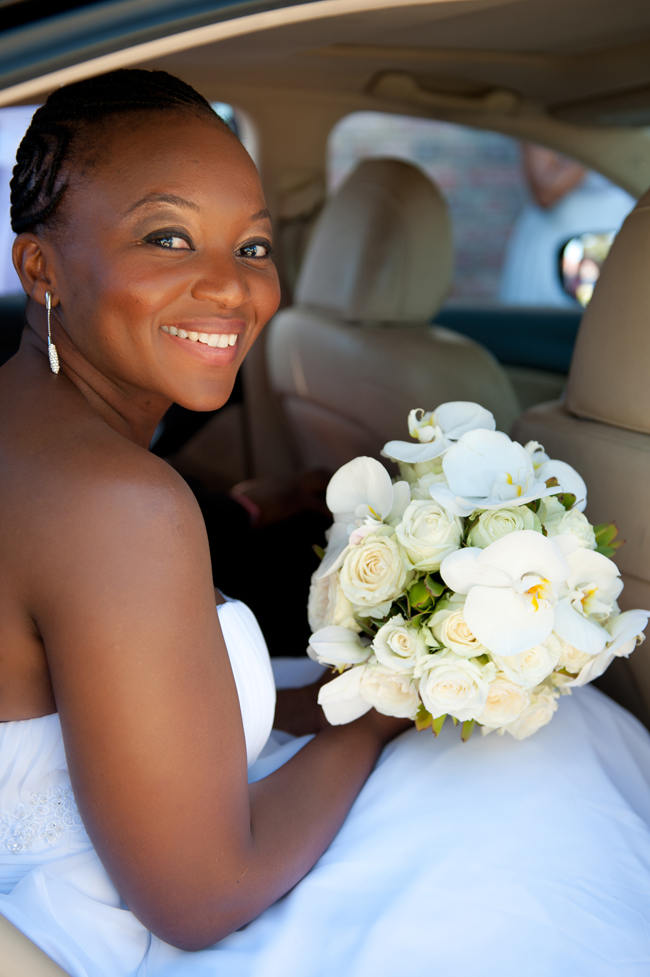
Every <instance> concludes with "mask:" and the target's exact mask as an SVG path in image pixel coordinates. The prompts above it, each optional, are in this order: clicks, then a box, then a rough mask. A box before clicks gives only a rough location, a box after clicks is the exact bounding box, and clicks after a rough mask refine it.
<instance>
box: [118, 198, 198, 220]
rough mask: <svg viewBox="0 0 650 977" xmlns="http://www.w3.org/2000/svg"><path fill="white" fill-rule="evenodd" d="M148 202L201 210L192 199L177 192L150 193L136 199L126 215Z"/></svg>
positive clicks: (126, 211)
mask: <svg viewBox="0 0 650 977" xmlns="http://www.w3.org/2000/svg"><path fill="white" fill-rule="evenodd" d="M147 204H173V206H174V207H189V208H190V209H191V210H199V206H198V204H195V203H193V202H192V201H191V200H186V199H185V197H178V196H176V194H175V193H148V194H146V196H144V197H140V199H139V200H136V202H135V203H134V204H131V206H130V207H127V209H126V210H125V211H124V216H125V217H126V215H127V214H131V213H133V211H134V210H137V209H138V207H145V206H146V205H147Z"/></svg>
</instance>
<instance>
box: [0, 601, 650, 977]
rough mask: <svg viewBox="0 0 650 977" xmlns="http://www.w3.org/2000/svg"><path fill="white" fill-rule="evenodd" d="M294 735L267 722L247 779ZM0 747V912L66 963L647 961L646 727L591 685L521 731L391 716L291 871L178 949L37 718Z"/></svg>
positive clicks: (258, 670)
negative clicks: (326, 838)
mask: <svg viewBox="0 0 650 977" xmlns="http://www.w3.org/2000/svg"><path fill="white" fill-rule="evenodd" d="M230 607H231V609H230V610H227V611H224V612H221V611H220V616H221V618H222V623H225V622H224V617H225V616H228V617H229V618H230V619H231V620H230V621H229V623H228V633H226V631H227V628H226V627H224V635H225V636H226V641H227V644H228V648H229V652H230V655H231V658H233V657H234V656H235V655H237V656H238V657H239V658H240V668H241V667H243V666H242V662H243V660H244V659H247V658H249V656H250V661H251V663H252V664H251V665H250V668H249V671H248V681H249V684H251V687H252V689H253V690H254V692H253V693H251V694H252V696H253V698H252V699H246V698H245V696H243V694H242V691H241V689H240V697H242V696H243V697H242V699H241V701H242V714H243V718H244V725H245V727H247V742H249V741H250V743H253V741H254V740H255V738H256V734H254V732H251V733H250V734H249V732H248V727H249V725H252V726H255V725H256V724H257V722H258V719H259V716H260V715H261V714H262V713H263V712H264V709H265V708H266V707H265V705H264V704H265V703H267V706H268V703H269V701H271V702H272V695H273V693H272V689H269V680H270V679H269V676H270V672H269V666H268V662H267V661H266V659H265V658H262V657H261V656H260V655H257V653H256V654H255V655H253V654H252V653H251V652H250V644H251V639H252V635H255V639H254V640H255V643H256V644H257V645H258V652H259V641H260V640H261V636H259V632H256V631H255V626H254V622H253V623H251V617H250V612H248V611H247V609H246V608H243V606H242V605H238V604H233V605H230ZM237 634H240V636H241V637H242V641H241V646H242V647H245V648H247V649H249V650H244V652H243V653H242V654H241V655H240V650H241V649H240V650H237V648H236V647H235V646H237V645H238V643H239V642H238V638H237ZM260 662H262V664H260ZM280 667H282V666H280ZM286 667H288V668H292V667H293V668H303V667H305V665H304V664H303V663H297V664H295V665H294V666H290V665H289V666H286ZM308 667H309V666H308ZM234 671H235V674H237V668H234ZM255 675H258V676H259V682H258V680H257V679H255V677H254V676H255ZM242 681H243V680H242V679H241V677H240V678H239V679H238V689H239V687H240V683H241V682H242ZM264 690H266V691H264ZM269 696H270V699H269ZM247 701H248V702H249V703H250V702H253V703H254V704H253V705H250V704H249V705H246V702H247ZM250 709H253V710H254V715H248V714H247V711H248V710H250ZM267 711H268V709H267ZM265 735H266V734H265ZM261 738H262V737H261V734H260V736H258V737H257V740H258V742H259V739H261ZM307 739H308V738H305V737H303V738H302V739H293V738H291V737H289V736H287V735H286V734H281V733H273V734H272V735H271V738H270V739H269V740H268V742H267V744H266V746H265V747H264V749H263V750H262V752H261V754H260V755H259V757H258V758H257V759H256V760H255V761H254V762H253V763H252V765H251V766H250V777H251V779H257V778H259V777H260V776H265V775H266V774H267V773H268V772H270V770H271V769H275V767H277V766H280V765H281V764H282V763H284V762H286V760H287V759H288V757H289V756H291V755H293V753H295V752H296V750H298V749H300V748H301V747H302V746H303V745H304V743H305V742H306V740H307ZM253 746H254V743H253ZM255 749H256V747H255V748H254V750H253V753H254V752H255ZM0 751H1V752H0V755H1V756H2V758H3V768H2V775H1V776H0V892H2V893H4V894H3V895H0V912H2V913H4V914H5V915H6V916H7V917H8V918H9V919H10V920H11V921H12V922H13V923H14V924H15V925H17V926H18V927H19V928H20V929H22V930H24V932H26V933H27V934H28V935H29V936H30V937H31V938H32V939H33V940H34V941H35V942H37V943H38V944H39V945H41V946H42V947H43V948H44V949H45V950H46V952H48V953H49V954H50V955H51V956H52V957H53V958H54V959H55V960H56V961H57V962H58V963H60V964H61V966H62V967H63V968H64V969H67V970H68V972H69V973H70V974H72V975H73V977H145V975H146V977H290V975H296V977H402V975H408V974H418V973H420V972H426V973H434V972H435V973H437V974H440V975H442V977H447V975H450V977H451V975H453V974H457V975H459V977H463V975H469V974H471V975H472V977H492V975H495V977H496V975H499V977H520V975H521V974H526V975H527V977H562V975H567V977H575V975H583V974H584V975H587V974H588V975H589V977H611V975H612V974H616V975H617V977H618V975H622V977H647V975H648V974H650V735H648V732H647V731H646V730H645V729H644V728H643V727H642V726H641V725H640V724H639V723H638V722H637V721H636V720H635V719H634V718H633V717H632V716H630V715H629V714H628V713H627V712H625V710H623V709H621V708H620V707H619V706H617V705H616V704H614V703H613V702H611V700H609V699H608V698H607V697H605V696H604V695H602V694H601V693H600V692H599V691H597V690H596V689H593V688H590V687H587V688H582V689H578V690H576V692H575V693H574V694H573V695H571V696H566V697H563V698H562V699H561V700H560V705H559V709H558V711H557V713H556V714H555V716H554V718H553V720H552V721H551V723H550V724H549V725H548V726H546V727H544V728H543V729H541V730H540V731H539V732H537V733H536V734H535V735H533V736H532V737H531V738H529V739H527V740H524V741H521V742H518V741H516V740H514V739H512V738H511V737H509V736H498V735H495V734H491V735H489V736H487V737H481V736H480V735H476V734H475V735H474V736H473V737H472V739H471V740H470V741H469V742H468V743H462V742H461V741H460V739H459V735H458V730H455V729H454V728H453V727H452V726H451V725H449V726H448V727H447V726H446V727H445V728H444V729H443V731H442V733H441V734H440V736H439V737H438V738H437V739H436V738H434V737H433V736H432V735H431V733H429V732H424V733H417V732H416V731H415V730H412V731H409V732H407V733H404V734H402V735H401V736H400V737H398V738H397V739H396V740H395V741H394V742H393V743H391V744H390V745H389V746H388V747H387V748H386V749H385V750H384V752H383V754H382V756H381V758H380V760H379V762H378V763H377V766H376V768H375V770H374V771H373V773H372V774H371V776H370V778H369V780H368V782H367V783H366V785H365V787H364V788H363V790H362V791H361V794H360V795H359V797H358V799H357V800H356V802H355V804H354V806H353V808H352V810H351V812H350V814H349V815H348V817H347V819H346V821H345V823H344V825H343V827H342V829H341V831H340V832H339V834H338V835H337V837H336V838H335V840H334V842H333V843H332V844H331V846H330V847H329V849H328V850H327V851H326V852H325V854H324V855H323V856H322V857H321V859H320V860H319V861H318V863H317V864H316V865H315V866H314V868H313V869H312V871H311V872H310V873H309V874H308V875H307V876H306V878H305V879H303V880H302V881H301V882H300V883H299V884H298V885H297V886H296V887H295V888H294V889H293V890H292V891H291V892H289V893H288V894H287V895H286V896H285V897H284V898H282V899H280V900H279V901H278V902H277V903H276V904H275V905H273V906H271V907H270V908H269V909H267V910H266V911H265V912H264V913H262V915H261V916H259V917H258V918H257V919H256V920H254V921H253V922H251V923H250V924H248V925H247V926H245V927H244V928H243V929H241V930H239V931H238V932H236V933H233V934H232V935H231V936H229V937H227V938H226V939H224V940H222V941H221V942H220V943H219V944H217V945H215V946H214V947H213V948H210V949H207V950H202V951H199V952H196V953H189V952H184V951H181V950H177V949H175V948H173V947H171V946H169V945H167V944H165V943H163V942H162V941H160V940H159V939H157V938H156V937H153V936H151V934H150V933H148V932H147V931H146V930H145V929H144V927H143V926H142V925H141V924H140V923H139V922H138V921H137V920H136V919H135V917H134V916H133V915H132V914H131V913H130V912H129V911H128V910H127V909H126V908H125V907H124V905H123V904H122V903H121V901H120V898H119V896H118V894H117V892H116V891H115V889H114V887H113V885H112V883H111V882H110V879H109V878H108V876H107V875H106V873H105V871H104V869H103V867H102V865H101V863H100V861H99V859H98V857H97V855H96V854H95V852H94V849H93V848H92V845H91V843H90V841H89V839H88V837H87V835H86V833H85V831H84V829H83V825H82V824H81V821H80V819H79V817H78V814H77V812H76V807H75V805H74V798H73V797H72V795H71V792H70V791H69V781H68V779H67V769H66V765H65V754H64V751H63V744H62V741H61V735H60V727H59V724H58V719H57V717H56V716H45V717H42V718H41V719H35V720H26V721H23V722H22V723H5V724H3V725H0ZM249 752H250V745H249ZM39 805H40V806H39Z"/></svg>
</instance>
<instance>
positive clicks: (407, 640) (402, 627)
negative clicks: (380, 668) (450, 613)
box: [372, 614, 427, 672]
mask: <svg viewBox="0 0 650 977" xmlns="http://www.w3.org/2000/svg"><path fill="white" fill-rule="evenodd" d="M372 647H373V649H374V652H375V655H376V657H377V660H378V661H379V662H380V663H381V664H382V665H386V667H387V668H390V669H391V670H393V671H398V672H404V671H410V670H412V669H413V666H414V664H415V661H416V660H417V659H418V658H419V657H420V656H422V655H426V653H427V647H426V644H425V642H424V639H423V638H422V636H421V635H420V631H419V629H418V628H417V627H413V626H411V625H409V624H408V623H407V622H406V621H405V620H404V618H403V617H402V615H401V614H395V615H394V616H393V617H391V619H390V621H387V622H386V624H384V625H383V626H382V627H381V628H380V629H379V631H378V632H377V634H376V635H375V637H374V639H373V642H372Z"/></svg>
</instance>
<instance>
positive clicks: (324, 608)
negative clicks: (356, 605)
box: [307, 573, 361, 631]
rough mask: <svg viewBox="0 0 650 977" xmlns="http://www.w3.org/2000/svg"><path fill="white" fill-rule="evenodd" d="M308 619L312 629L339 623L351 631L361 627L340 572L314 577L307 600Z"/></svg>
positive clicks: (315, 629) (318, 629)
mask: <svg viewBox="0 0 650 977" xmlns="http://www.w3.org/2000/svg"><path fill="white" fill-rule="evenodd" d="M307 619H308V621H309V627H310V628H311V630H312V631H320V629H321V628H324V627H326V626H327V625H328V624H338V625H340V626H341V627H343V628H349V629H350V630H351V631H360V630H361V628H360V627H359V625H358V624H357V622H356V621H355V619H354V613H353V610H352V605H351V603H350V601H349V600H348V599H347V597H346V596H345V594H344V593H343V591H342V590H341V587H340V584H339V578H338V574H336V573H332V574H330V575H329V576H327V577H318V578H316V577H312V579H311V584H310V586H309V599H308V602H307Z"/></svg>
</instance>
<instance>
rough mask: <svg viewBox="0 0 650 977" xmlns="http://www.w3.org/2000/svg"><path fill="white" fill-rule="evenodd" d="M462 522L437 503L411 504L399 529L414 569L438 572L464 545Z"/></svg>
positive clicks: (416, 501)
mask: <svg viewBox="0 0 650 977" xmlns="http://www.w3.org/2000/svg"><path fill="white" fill-rule="evenodd" d="M462 531H463V530H462V523H461V521H460V519H459V518H458V517H457V516H449V515H447V513H446V512H445V510H444V509H443V508H442V506H441V505H439V504H438V503H437V502H432V501H431V500H429V501H425V500H420V499H416V500H415V501H413V502H410V503H409V505H408V506H407V507H406V511H405V512H404V515H403V516H402V521H401V522H400V523H399V525H398V526H397V528H396V530H395V535H396V536H397V539H398V540H399V543H400V545H401V546H402V548H403V550H404V552H405V553H406V555H407V556H408V558H409V560H410V561H411V564H412V566H413V569H414V570H438V569H439V568H440V564H441V563H442V561H443V560H444V558H445V557H446V556H447V554H448V553H452V552H453V551H454V550H457V549H458V548H459V546H460V541H461V538H462Z"/></svg>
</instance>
